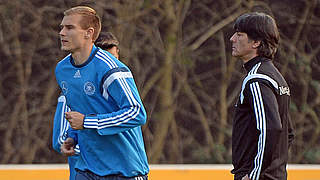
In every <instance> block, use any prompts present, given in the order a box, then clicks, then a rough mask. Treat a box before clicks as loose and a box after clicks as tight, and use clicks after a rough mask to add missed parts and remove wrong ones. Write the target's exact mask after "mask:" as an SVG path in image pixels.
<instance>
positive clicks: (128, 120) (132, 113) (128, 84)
mask: <svg viewBox="0 0 320 180" xmlns="http://www.w3.org/2000/svg"><path fill="white" fill-rule="evenodd" d="M101 87H102V90H101V92H102V95H103V97H104V98H105V99H106V101H111V102H113V103H114V104H113V105H114V106H115V107H116V109H117V110H116V111H114V112H112V113H107V114H96V115H86V116H85V118H84V128H92V129H97V131H98V133H99V134H100V135H111V134H118V133H120V132H123V131H127V130H129V129H131V128H135V127H137V126H141V125H143V124H145V123H146V119H147V114H146V111H145V109H144V107H143V104H142V101H141V99H140V96H139V93H138V89H137V87H136V85H135V82H134V79H133V76H132V74H131V72H130V71H129V70H128V69H126V68H124V67H122V68H115V69H112V70H110V71H108V72H107V73H106V74H105V76H104V78H103V79H102V86H101Z"/></svg>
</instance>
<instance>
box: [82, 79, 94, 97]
mask: <svg viewBox="0 0 320 180" xmlns="http://www.w3.org/2000/svg"><path fill="white" fill-rule="evenodd" d="M83 90H84V92H85V93H86V94H87V95H93V94H94V92H95V91H96V88H95V87H94V85H93V83H92V82H89V81H87V82H86V83H84V87H83Z"/></svg>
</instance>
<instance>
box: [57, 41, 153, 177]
mask: <svg viewBox="0 0 320 180" xmlns="http://www.w3.org/2000/svg"><path fill="white" fill-rule="evenodd" d="M55 73H56V79H57V83H58V84H59V86H60V88H61V90H62V93H63V95H64V96H65V97H66V102H67V105H68V107H70V109H71V111H77V112H80V113H82V114H84V115H85V118H84V129H83V130H73V129H72V128H70V129H69V131H68V137H72V138H74V140H75V141H76V142H77V143H78V144H79V146H80V152H81V153H80V158H79V160H78V162H77V164H76V168H77V169H80V170H83V171H84V170H89V171H91V172H93V173H95V174H97V175H99V176H105V175H111V174H118V175H122V176H126V177H133V176H137V175H145V174H148V172H149V166H148V162H147V156H146V152H145V148H144V142H143V137H142V131H141V126H142V125H143V124H145V123H146V119H147V118H146V116H147V115H146V111H145V109H144V107H143V104H142V101H141V99H140V96H139V93H138V90H137V87H136V85H135V82H134V79H133V76H132V73H131V72H130V70H129V68H128V67H127V66H126V65H124V64H123V63H121V62H120V61H119V60H117V59H116V58H115V57H114V56H112V55H111V54H110V53H109V52H107V51H104V50H102V49H100V48H97V47H96V46H95V45H93V48H92V52H91V54H90V57H89V58H88V60H87V61H86V62H85V63H84V64H82V65H75V64H74V60H73V58H72V56H71V54H69V55H68V56H66V57H65V58H64V59H63V60H62V61H60V62H59V63H58V64H57V67H56V71H55Z"/></svg>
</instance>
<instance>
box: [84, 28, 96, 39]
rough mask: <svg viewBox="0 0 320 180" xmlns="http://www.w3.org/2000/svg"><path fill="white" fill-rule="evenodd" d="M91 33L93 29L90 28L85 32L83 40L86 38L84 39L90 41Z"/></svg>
mask: <svg viewBox="0 0 320 180" xmlns="http://www.w3.org/2000/svg"><path fill="white" fill-rule="evenodd" d="M93 33H94V29H93V28H92V27H91V28H89V29H88V30H87V32H86V35H85V38H86V39H88V38H90V39H92V37H93Z"/></svg>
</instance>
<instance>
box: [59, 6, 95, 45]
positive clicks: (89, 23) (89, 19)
mask: <svg viewBox="0 0 320 180" xmlns="http://www.w3.org/2000/svg"><path fill="white" fill-rule="evenodd" d="M63 14H64V15H65V16H70V15H75V14H79V15H81V16H82V19H81V21H80V26H81V28H82V29H88V28H90V27H92V28H93V29H94V33H93V36H92V42H95V41H96V40H97V38H98V37H99V34H100V31H101V20H100V17H99V16H98V14H97V13H96V11H95V10H94V9H92V8H91V7H88V6H76V7H73V8H70V9H68V10H66V11H64V13H63Z"/></svg>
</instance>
